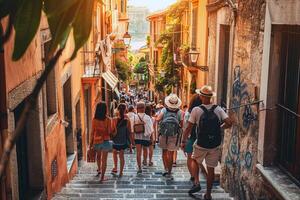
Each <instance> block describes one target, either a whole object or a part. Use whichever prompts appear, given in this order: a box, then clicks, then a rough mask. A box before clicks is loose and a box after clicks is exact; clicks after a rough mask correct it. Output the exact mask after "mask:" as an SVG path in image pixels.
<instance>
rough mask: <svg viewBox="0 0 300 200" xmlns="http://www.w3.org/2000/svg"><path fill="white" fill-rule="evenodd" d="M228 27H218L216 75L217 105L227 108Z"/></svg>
mask: <svg viewBox="0 0 300 200" xmlns="http://www.w3.org/2000/svg"><path fill="white" fill-rule="evenodd" d="M229 42H230V26H229V25H221V26H220V40H219V69H218V71H219V75H218V93H219V94H220V96H219V98H218V99H219V101H218V103H219V104H220V105H221V106H222V107H223V108H226V107H227V85H228V62H229Z"/></svg>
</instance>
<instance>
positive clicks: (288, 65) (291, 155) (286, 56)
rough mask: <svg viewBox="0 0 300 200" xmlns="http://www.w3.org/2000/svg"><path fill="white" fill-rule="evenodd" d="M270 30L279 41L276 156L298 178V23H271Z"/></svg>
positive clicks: (299, 121)
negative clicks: (278, 132)
mask: <svg viewBox="0 0 300 200" xmlns="http://www.w3.org/2000/svg"><path fill="white" fill-rule="evenodd" d="M273 30H274V32H275V34H276V35H280V36H281V41H282V42H281V48H280V49H281V52H280V65H281V80H280V81H281V95H280V100H279V101H280V102H279V104H280V105H279V116H280V119H279V120H280V123H279V124H280V141H279V155H278V160H279V163H280V165H281V166H282V167H283V168H284V169H286V170H287V171H288V172H289V173H290V174H291V175H292V176H293V177H295V178H296V179H297V180H298V181H300V157H299V154H300V118H299V113H300V90H299V88H300V26H274V27H273ZM297 113H298V114H297ZM297 155H298V156H297Z"/></svg>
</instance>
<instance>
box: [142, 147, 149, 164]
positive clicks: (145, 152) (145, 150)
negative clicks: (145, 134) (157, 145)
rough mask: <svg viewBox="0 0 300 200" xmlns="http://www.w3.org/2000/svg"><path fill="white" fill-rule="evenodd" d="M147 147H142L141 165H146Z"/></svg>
mask: <svg viewBox="0 0 300 200" xmlns="http://www.w3.org/2000/svg"><path fill="white" fill-rule="evenodd" d="M147 156H148V147H143V164H144V165H147Z"/></svg>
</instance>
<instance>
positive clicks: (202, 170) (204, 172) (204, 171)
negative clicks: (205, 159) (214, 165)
mask: <svg viewBox="0 0 300 200" xmlns="http://www.w3.org/2000/svg"><path fill="white" fill-rule="evenodd" d="M199 167H200V169H201V172H202V173H203V174H204V176H205V177H207V171H206V169H205V167H204V166H203V165H202V164H200V165H199Z"/></svg>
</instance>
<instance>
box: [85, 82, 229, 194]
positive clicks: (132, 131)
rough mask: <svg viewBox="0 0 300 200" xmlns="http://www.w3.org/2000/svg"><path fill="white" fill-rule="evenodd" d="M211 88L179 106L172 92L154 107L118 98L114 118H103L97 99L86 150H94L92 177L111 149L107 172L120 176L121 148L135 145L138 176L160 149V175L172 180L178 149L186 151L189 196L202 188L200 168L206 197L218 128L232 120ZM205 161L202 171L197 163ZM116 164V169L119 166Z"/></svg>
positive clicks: (216, 154)
mask: <svg viewBox="0 0 300 200" xmlns="http://www.w3.org/2000/svg"><path fill="white" fill-rule="evenodd" d="M213 96H214V92H213V91H212V88H211V87H210V86H203V87H202V88H201V89H197V90H196V94H195V95H194V96H192V98H191V100H190V104H189V105H188V106H187V105H182V102H181V100H180V99H179V98H178V96H177V95H176V94H170V95H169V96H167V97H165V99H164V104H162V102H161V101H160V102H158V103H157V104H156V105H155V104H153V103H147V102H145V101H142V100H138V101H135V102H134V101H127V100H126V98H123V99H121V101H120V103H119V104H118V106H117V109H116V110H117V112H116V113H115V114H116V116H115V117H113V118H110V117H108V116H107V110H108V109H107V106H106V104H105V103H98V104H97V106H96V110H95V116H94V119H93V122H92V133H91V134H92V137H91V141H90V151H96V160H97V165H98V170H97V176H99V177H100V181H101V182H102V181H105V180H107V179H106V177H105V172H106V166H107V156H108V152H111V151H112V154H113V161H114V163H113V164H114V167H113V169H112V173H113V174H115V175H118V176H119V177H122V176H123V170H124V165H125V159H124V151H125V150H126V149H128V151H129V152H130V153H133V149H134V148H135V154H136V160H137V174H142V173H143V168H142V166H143V165H144V166H145V165H148V166H153V148H154V147H155V145H156V144H158V147H160V148H161V149H162V160H163V167H164V168H163V170H164V171H163V173H162V176H163V177H165V178H166V179H169V178H172V168H173V167H174V166H176V157H177V151H178V150H180V149H182V150H183V151H184V152H185V154H186V155H187V168H188V170H189V172H190V175H191V177H190V181H192V182H193V183H194V184H193V187H192V188H191V189H190V190H189V193H190V194H193V193H196V192H199V191H200V190H201V186H200V182H199V171H200V169H201V170H202V171H203V172H204V173H206V175H207V191H206V194H205V195H204V199H211V198H212V197H211V190H212V186H213V181H214V177H215V175H214V169H215V167H217V165H218V162H219V160H220V156H221V143H222V134H221V133H222V130H223V129H226V128H229V127H230V126H231V125H232V123H231V120H230V118H229V117H228V115H227V114H226V112H225V111H224V110H223V109H222V108H221V107H220V106H218V105H215V104H213V103H212V97H213ZM204 160H205V164H206V169H205V167H204V166H203V165H202V163H203V161H204ZM118 163H119V168H118Z"/></svg>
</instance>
